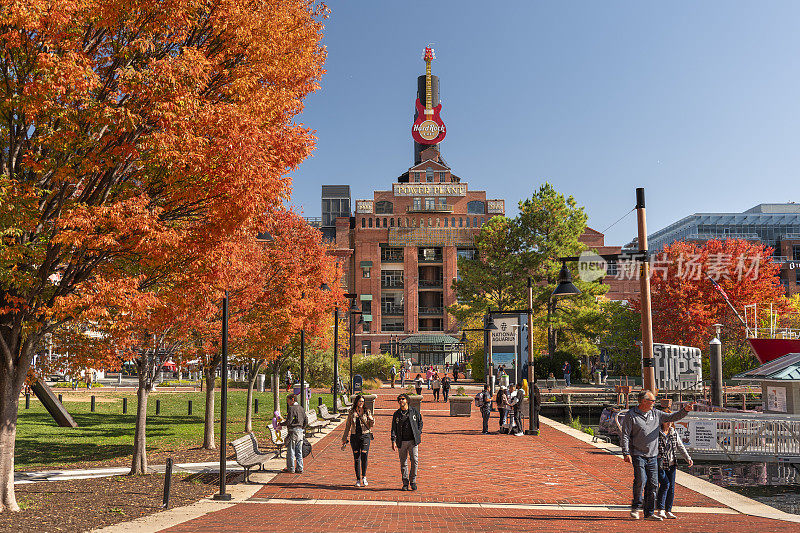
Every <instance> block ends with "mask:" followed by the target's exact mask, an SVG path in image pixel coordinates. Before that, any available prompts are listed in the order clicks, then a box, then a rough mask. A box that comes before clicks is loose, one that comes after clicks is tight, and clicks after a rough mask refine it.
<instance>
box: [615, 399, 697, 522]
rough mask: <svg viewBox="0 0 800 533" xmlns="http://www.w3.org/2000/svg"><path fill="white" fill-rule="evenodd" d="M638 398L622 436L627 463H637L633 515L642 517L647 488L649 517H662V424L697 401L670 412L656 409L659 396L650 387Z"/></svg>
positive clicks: (646, 513) (635, 467)
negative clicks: (659, 510)
mask: <svg viewBox="0 0 800 533" xmlns="http://www.w3.org/2000/svg"><path fill="white" fill-rule="evenodd" d="M637 399H638V400H639V405H638V406H636V407H633V408H632V409H629V410H628V412H627V413H626V414H625V416H624V417H623V419H622V435H621V438H620V441H621V446H622V455H623V458H624V459H625V462H626V463H632V464H633V501H632V502H631V518H633V519H634V520H638V519H639V509H641V508H642V496H643V494H642V492H643V489H644V517H645V519H646V520H655V521H661V517H660V516H658V515H656V514H655V509H656V492H657V491H658V431H659V429H660V428H661V424H664V423H669V422H675V421H676V420H680V419H681V418H683V417H685V416H686V415H687V414H689V411H691V410H692V409H694V402H690V403H687V404H686V405H684V406H683V409H680V410H678V411H676V412H674V413H671V414H669V413H665V412H664V411H660V410H658V409H653V402H655V401H656V397H655V395H654V394H653V393H652V392H650V391H649V390H643V391H640V392H639V395H638V396H637ZM645 485H646V487H645Z"/></svg>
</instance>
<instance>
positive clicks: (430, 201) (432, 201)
mask: <svg viewBox="0 0 800 533" xmlns="http://www.w3.org/2000/svg"><path fill="white" fill-rule="evenodd" d="M434 209H436V198H425V210H426V211H433V210H434Z"/></svg>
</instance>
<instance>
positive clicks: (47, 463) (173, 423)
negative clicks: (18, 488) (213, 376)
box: [15, 389, 332, 470]
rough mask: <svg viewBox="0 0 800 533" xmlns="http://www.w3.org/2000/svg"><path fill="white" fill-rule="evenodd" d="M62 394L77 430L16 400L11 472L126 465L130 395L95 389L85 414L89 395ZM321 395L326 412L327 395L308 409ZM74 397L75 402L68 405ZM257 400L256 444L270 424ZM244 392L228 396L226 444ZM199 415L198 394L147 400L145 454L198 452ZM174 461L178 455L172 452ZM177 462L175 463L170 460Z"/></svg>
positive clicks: (237, 426) (240, 426) (239, 421)
mask: <svg viewBox="0 0 800 533" xmlns="http://www.w3.org/2000/svg"><path fill="white" fill-rule="evenodd" d="M54 392H55V393H56V394H58V393H59V392H61V393H62V394H64V406H65V407H66V408H67V410H68V411H69V413H70V414H71V415H72V417H73V418H74V419H75V422H77V423H78V427H77V428H74V429H73V428H61V427H58V426H57V425H56V423H55V422H54V421H53V419H52V418H51V417H50V415H49V414H48V413H47V411H46V410H45V409H44V407H43V406H42V404H41V403H40V402H39V400H38V399H37V398H36V397H35V396H33V395H32V396H31V403H30V406H31V408H30V409H25V401H24V399H21V400H20V409H19V420H18V425H17V443H16V448H15V467H16V470H33V469H44V468H58V467H64V468H70V465H71V464H72V465H74V464H75V463H107V464H127V460H128V459H129V458H130V455H131V453H132V452H133V433H134V423H135V419H136V395H135V394H134V393H121V392H120V393H115V392H113V391H109V392H106V391H104V390H103V389H96V390H93V391H92V392H91V394H94V395H95V396H96V397H97V402H96V408H95V412H94V413H92V412H91V411H90V400H89V397H90V395H91V394H86V393H84V394H81V395H76V394H73V393H70V392H68V391H59V390H54ZM320 396H322V398H323V401H324V402H325V403H327V405H328V408H329V409H331V408H332V396H331V395H330V394H324V395H319V394H312V395H311V403H310V404H309V406H313V407H315V408H316V406H317V404H318V398H319V397H320ZM70 398H75V399H76V401H70ZM123 398H127V399H128V414H125V415H123V414H122V399H123ZM254 398H258V402H259V408H258V414H254V415H253V429H254V431H255V433H256V434H257V435H258V436H259V437H260V440H261V439H264V438H266V435H267V430H266V428H267V424H268V423H270V422H271V421H272V413H273V411H274V409H273V407H272V393H271V392H264V393H258V392H256V393H254ZM246 399H247V393H246V391H240V390H233V391H229V392H228V441H229V442H230V441H232V440H234V439H235V438H237V437H239V436H241V435H243V434H244V414H245V401H246ZM156 400H160V401H161V413H160V414H159V415H156ZM189 400H192V403H193V406H192V407H193V413H192V416H189V415H188V401H189ZM280 401H281V412H282V413H283V414H284V415H285V414H286V393H285V392H283V393H282V394H281V400H280ZM214 407H215V411H216V420H217V423H216V429H215V437H216V439H217V444H219V413H220V393H219V391H216V401H215V403H214ZM204 412H205V393H204V392H199V391H198V392H179V393H167V392H164V393H159V392H158V391H157V392H154V393H152V394H151V395H150V397H149V399H148V402H147V449H148V453H149V454H150V453H151V452H153V453H158V452H166V451H176V452H183V453H186V451H187V450H190V449H193V448H197V447H199V446H200V445H201V444H202V442H203V416H204ZM178 455H179V456H180V453H178ZM176 460H178V459H176Z"/></svg>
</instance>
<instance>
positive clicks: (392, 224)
mask: <svg viewBox="0 0 800 533" xmlns="http://www.w3.org/2000/svg"><path fill="white" fill-rule="evenodd" d="M389 227H390V228H393V227H394V219H393V218H390V219H389Z"/></svg>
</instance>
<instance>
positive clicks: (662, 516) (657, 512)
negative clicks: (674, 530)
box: [656, 509, 667, 518]
mask: <svg viewBox="0 0 800 533" xmlns="http://www.w3.org/2000/svg"><path fill="white" fill-rule="evenodd" d="M656 516H660V517H661V518H666V517H667V515H665V514H664V510H663V509H656Z"/></svg>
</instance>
